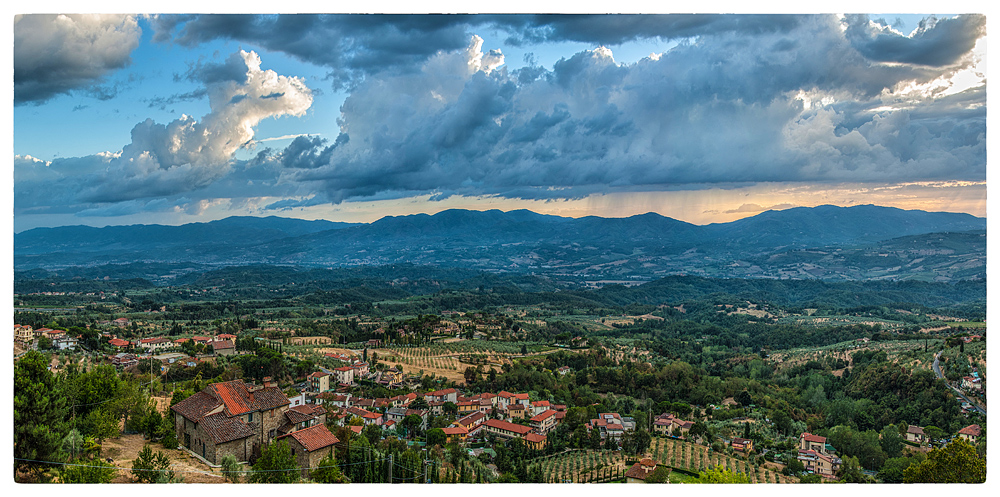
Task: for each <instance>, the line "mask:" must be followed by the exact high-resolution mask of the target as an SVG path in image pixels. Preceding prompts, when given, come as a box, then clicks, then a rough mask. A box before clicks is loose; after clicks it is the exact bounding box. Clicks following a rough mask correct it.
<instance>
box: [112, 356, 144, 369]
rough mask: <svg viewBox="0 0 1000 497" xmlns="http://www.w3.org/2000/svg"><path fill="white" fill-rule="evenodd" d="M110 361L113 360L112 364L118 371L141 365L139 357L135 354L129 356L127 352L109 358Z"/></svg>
mask: <svg viewBox="0 0 1000 497" xmlns="http://www.w3.org/2000/svg"><path fill="white" fill-rule="evenodd" d="M109 359H111V364H112V365H113V366H114V367H115V369H117V370H118V371H121V370H123V369H125V368H128V367H131V366H135V365H136V364H139V357H138V356H136V355H135V354H127V353H125V352H119V353H117V354H115V355H113V356H111V357H109Z"/></svg>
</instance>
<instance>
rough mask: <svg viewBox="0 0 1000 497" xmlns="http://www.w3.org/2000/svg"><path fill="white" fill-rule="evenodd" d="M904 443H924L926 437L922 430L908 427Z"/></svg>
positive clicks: (916, 427) (911, 426)
mask: <svg viewBox="0 0 1000 497" xmlns="http://www.w3.org/2000/svg"><path fill="white" fill-rule="evenodd" d="M906 441H907V442H913V443H918V444H919V443H924V442H926V441H927V435H925V434H924V429H923V428H921V427H919V426H913V425H909V426H907V427H906Z"/></svg>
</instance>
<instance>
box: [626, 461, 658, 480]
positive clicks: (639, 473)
mask: <svg viewBox="0 0 1000 497" xmlns="http://www.w3.org/2000/svg"><path fill="white" fill-rule="evenodd" d="M655 470H656V461H653V460H652V459H650V458H648V457H646V458H643V459H642V460H641V461H639V462H637V463H635V464H633V465H632V467H631V468H629V469H628V471H626V472H625V483H646V478H647V477H649V475H651V474H652V473H653V471H655Z"/></svg>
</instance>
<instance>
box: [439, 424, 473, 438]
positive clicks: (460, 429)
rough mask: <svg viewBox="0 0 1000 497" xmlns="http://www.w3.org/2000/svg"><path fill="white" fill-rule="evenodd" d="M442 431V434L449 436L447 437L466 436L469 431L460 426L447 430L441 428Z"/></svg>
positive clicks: (450, 427)
mask: <svg viewBox="0 0 1000 497" xmlns="http://www.w3.org/2000/svg"><path fill="white" fill-rule="evenodd" d="M442 430H444V434H445V435H449V436H451V435H468V434H469V430H466V429H465V428H463V427H461V426H449V427H447V428H442Z"/></svg>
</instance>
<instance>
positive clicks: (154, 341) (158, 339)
mask: <svg viewBox="0 0 1000 497" xmlns="http://www.w3.org/2000/svg"><path fill="white" fill-rule="evenodd" d="M170 341H171V340H170V339H169V338H164V337H156V338H143V339H142V340H139V343H152V344H157V343H168V342H170Z"/></svg>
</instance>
